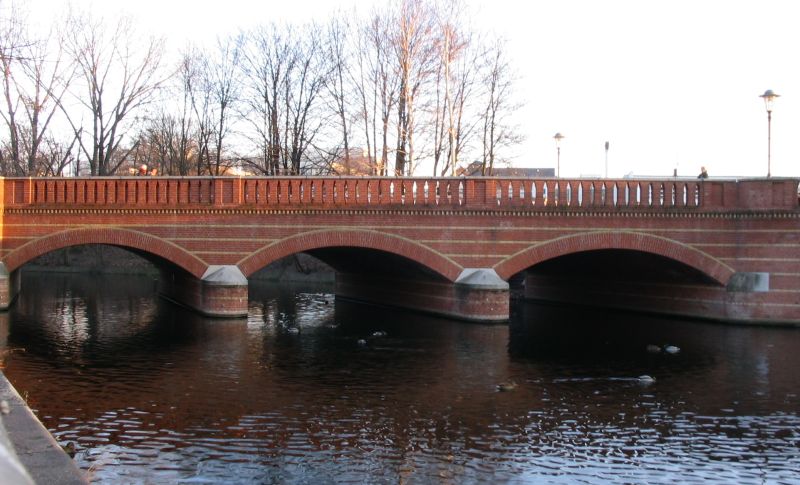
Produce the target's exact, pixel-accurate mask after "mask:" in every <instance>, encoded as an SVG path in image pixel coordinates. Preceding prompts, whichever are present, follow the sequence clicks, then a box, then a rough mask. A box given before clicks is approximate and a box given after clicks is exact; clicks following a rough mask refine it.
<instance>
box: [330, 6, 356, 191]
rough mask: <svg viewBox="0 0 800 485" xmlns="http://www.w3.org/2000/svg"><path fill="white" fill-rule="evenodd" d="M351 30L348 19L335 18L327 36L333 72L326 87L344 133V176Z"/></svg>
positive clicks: (347, 156)
mask: <svg viewBox="0 0 800 485" xmlns="http://www.w3.org/2000/svg"><path fill="white" fill-rule="evenodd" d="M349 31H350V24H349V22H348V20H347V19H346V18H345V17H343V16H341V15H339V16H336V17H333V19H332V20H331V21H330V22H329V23H328V29H327V37H326V46H325V50H326V58H327V60H328V62H330V73H329V75H328V76H326V82H325V87H326V88H327V89H326V91H327V94H328V97H329V98H330V100H331V101H332V103H333V111H334V112H335V113H336V118H337V120H338V122H339V125H340V127H339V129H340V133H341V142H342V147H343V149H342V152H343V158H344V175H350V173H351V167H350V130H351V128H350V119H351V116H350V112H349V109H348V108H349V106H350V102H349V101H350V97H351V93H352V91H351V90H350V89H349V86H347V85H346V82H347V81H349V80H350V79H351V77H350V75H349V65H350V59H349V52H348V50H347V42H348V39H347V33H348V32H349Z"/></svg>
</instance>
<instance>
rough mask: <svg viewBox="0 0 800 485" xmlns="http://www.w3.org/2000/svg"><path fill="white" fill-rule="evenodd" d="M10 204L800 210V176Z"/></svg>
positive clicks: (43, 199)
mask: <svg viewBox="0 0 800 485" xmlns="http://www.w3.org/2000/svg"><path fill="white" fill-rule="evenodd" d="M3 186H4V190H2V193H1V194H0V195H2V202H3V203H4V205H5V206H7V207H21V206H23V207H24V206H27V207H31V206H37V207H50V206H62V207H63V206H64V205H73V206H91V207H98V208H100V207H109V206H110V207H121V206H122V207H130V208H139V207H159V206H161V207H168V208H174V207H182V208H192V207H196V208H208V207H209V206H211V207H232V206H236V207H243V206H244V207H254V208H258V207H315V208H332V207H380V208H385V207H387V206H405V207H408V206H414V207H420V208H444V207H454V208H461V209H463V208H470V209H490V210H496V209H504V208H532V207H536V208H547V209H559V210H562V211H563V210H582V209H587V208H613V209H629V210H630V209H634V210H644V211H649V210H653V209H659V208H666V209H684V210H685V209H702V210H728V211H736V210H765V209H777V210H783V209H789V210H791V209H797V207H798V199H797V195H798V194H797V189H798V180H797V179H743V180H715V181H708V180H706V181H698V180H694V179H650V180H645V179H642V180H639V179H621V180H613V179H591V180H589V179H576V180H566V179H514V178H507V179H502V178H473V177H469V178H464V177H461V178H358V177H350V178H346V177H336V178H333V177H317V178H311V177H261V178H259V177H247V178H230V177H216V178H212V177H94V178H24V179H23V178H6V179H4V180H3Z"/></svg>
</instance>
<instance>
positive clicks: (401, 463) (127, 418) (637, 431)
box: [0, 274, 800, 484]
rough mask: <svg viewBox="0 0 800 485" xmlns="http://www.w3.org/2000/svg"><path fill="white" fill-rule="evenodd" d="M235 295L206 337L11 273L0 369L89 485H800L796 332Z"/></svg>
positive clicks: (178, 318)
mask: <svg viewBox="0 0 800 485" xmlns="http://www.w3.org/2000/svg"><path fill="white" fill-rule="evenodd" d="M252 286H253V288H252V290H251V302H250V316H249V318H248V319H247V320H214V319H206V318H202V317H199V316H197V315H196V314H194V313H192V312H189V311H185V310H182V309H180V308H176V307H174V306H172V305H170V304H168V303H166V302H163V301H160V300H159V299H158V298H156V297H155V296H154V284H153V281H152V280H151V279H149V278H146V277H142V278H139V277H130V276H113V277H111V276H109V277H98V276H85V275H84V276H75V275H72V276H68V275H42V274H31V275H26V276H25V278H24V281H23V288H24V290H23V293H22V294H21V295H20V298H19V300H18V301H17V303H16V304H15V306H14V307H13V310H12V311H10V312H9V313H7V314H2V315H0V348H4V349H5V350H3V351H2V354H1V355H2V364H3V366H4V367H5V369H4V372H5V373H6V375H7V376H8V378H9V379H10V380H11V382H12V383H13V384H14V385H15V386H16V388H17V389H18V391H19V392H20V393H21V394H22V395H23V396H25V397H26V398H27V399H28V401H29V403H30V404H31V406H32V407H33V408H34V409H35V411H36V413H37V415H38V416H39V417H40V419H41V420H42V422H43V423H44V424H45V426H47V427H48V428H49V429H50V430H51V432H52V433H53V434H54V435H55V436H56V438H57V439H58V440H59V441H60V442H62V443H66V442H69V441H72V442H74V443H76V444H77V448H78V454H77V455H76V457H75V459H76V461H77V463H78V464H79V466H80V467H81V468H82V469H84V470H86V472H87V474H88V475H89V476H90V478H91V479H92V480H93V481H96V482H99V483H276V484H277V483H314V484H325V483H359V484H361V483H376V484H380V483H387V484H388V483H392V484H396V483H437V484H439V483H445V484H449V483H453V484H455V483H458V484H462V483H465V484H472V483H475V484H477V483H510V484H516V483H563V484H567V483H569V484H572V483H590V484H600V483H665V484H666V483H674V482H681V483H701V482H702V483H720V484H722V483H724V484H730V483H739V484H742V483H745V484H746V483H753V484H756V483H758V484H761V483H798V482H800V478H798V476H800V475H798V470H800V418H798V411H799V410H800V398H799V397H798V393H800V386H798V384H799V382H798V381H799V380H800V379H798V377H797V369H798V368H800V329H780V328H765V327H732V326H723V325H712V324H704V323H698V322H685V321H676V320H669V319H658V318H653V317H644V316H638V315H620V314H613V313H603V312H596V311H595V312H592V313H587V312H583V311H579V310H576V309H566V308H556V307H547V306H536V305H524V304H516V303H515V304H514V305H513V309H514V316H513V321H512V323H511V324H510V325H509V326H505V325H501V326H497V325H495V326H486V325H475V324H467V323H461V322H454V321H449V320H444V319H438V318H433V317H427V316H420V315H417V314H411V313H405V312H401V311H396V310H382V309H377V308H371V307H365V306H358V305H352V304H342V303H341V302H340V303H335V304H334V301H333V300H334V299H333V296H332V295H331V294H330V293H329V292H327V291H326V290H325V289H324V288H323V289H314V288H311V287H308V286H306V287H304V288H302V289H294V288H291V287H287V286H286V285H282V286H281V287H280V288H279V287H276V286H271V285H267V284H253V285H252ZM375 332H385V333H386V335H385V336H384V335H381V334H378V335H373V334H374V333H375ZM359 340H364V341H365V343H363V344H362V343H359ZM648 344H657V345H659V346H663V345H666V344H670V345H676V346H678V347H680V352H679V353H677V354H667V353H664V352H659V353H651V352H648V350H647V346H648ZM643 374H647V375H650V376H652V377H654V378H655V379H656V382H654V383H651V384H647V383H643V382H640V381H639V380H638V379H636V378H637V377H638V376H640V375H643ZM501 383H507V384H508V383H515V384H516V387H515V388H514V389H513V390H510V391H508V392H503V391H499V390H498V388H497V386H498V384H501ZM508 387H514V386H513V384H512V385H509V386H508Z"/></svg>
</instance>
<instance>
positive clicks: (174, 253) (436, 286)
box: [0, 177, 800, 323]
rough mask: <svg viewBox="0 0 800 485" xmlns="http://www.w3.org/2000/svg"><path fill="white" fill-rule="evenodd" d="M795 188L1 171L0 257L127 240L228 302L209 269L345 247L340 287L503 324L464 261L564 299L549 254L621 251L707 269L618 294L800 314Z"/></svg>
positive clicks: (698, 311) (236, 300)
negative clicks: (744, 285)
mask: <svg viewBox="0 0 800 485" xmlns="http://www.w3.org/2000/svg"><path fill="white" fill-rule="evenodd" d="M797 193H798V180H797V179H747V180H710V181H702V182H700V181H695V180H671V179H670V180H564V179H559V180H556V179H538V180H535V179H494V178H444V179H433V178H431V179H417V178H415V179H396V178H304V177H296V178H288V177H275V178H206V177H186V178H178V177H175V178H166V177H165V178H161V177H141V178H140V177H121V178H115V177H109V178H81V179H72V178H70V179H15V178H6V179H2V180H1V181H0V196H2V210H0V221H1V222H2V239H1V240H0V261H1V262H2V263H4V264H5V267H6V270H7V271H6V273H7V275H8V276H7V277H6V280H8V278H10V277H13V275H14V274H15V272H16V270H17V269H18V268H20V267H21V266H23V265H24V264H25V263H26V262H28V261H30V260H32V259H34V258H35V257H37V256H39V255H41V254H45V253H47V252H49V251H52V250H55V249H58V248H62V247H67V246H71V245H79V244H94V243H102V244H111V245H116V246H122V247H127V248H133V249H137V250H139V251H143V252H146V253H148V254H150V255H151V256H152V258H153V259H155V260H156V261H161V264H162V266H163V267H165V268H169V269H170V272H171V273H170V274H178V275H180V277H179V279H178V280H176V281H179V284H178V285H175V286H173V287H172V288H171V289H170V290H169V291H170V292H171V294H172V295H173V296H174V297H175V298H176V299H181V300H183V301H185V302H186V303H187V304H190V305H192V306H194V307H195V308H198V309H200V310H201V311H203V312H206V313H211V314H213V313H220V314H223V315H224V314H227V313H228V312H233V313H236V312H241V301H242V298H244V299H245V302H246V287H244V289H242V288H238V289H235V288H225V289H216V290H214V289H210V288H208V287H207V286H208V285H205V287H204V286H203V285H201V284H199V283H197V282H198V281H199V278H201V277H202V275H203V274H204V272H205V271H206V270H207V269H208V267H209V266H210V265H235V266H238V268H239V269H240V270H241V272H242V274H244V275H245V276H249V275H251V274H253V273H254V272H256V271H258V270H259V269H261V268H263V267H265V266H266V265H268V264H270V263H271V262H274V261H276V260H278V259H280V258H282V257H284V256H287V255H290V254H293V253H296V252H305V251H314V250H320V249H323V248H351V249H353V250H354V251H355V252H354V251H350V252H347V253H336V252H330V253H326V254H329V255H333V256H331V258H332V259H331V260H330V261H326V262H328V263H329V264H331V265H332V266H333V267H334V268H342V270H341V273H342V274H341V278H340V279H341V282H340V285H339V291H340V292H341V293H342V294H343V295H345V294H346V295H348V296H350V297H354V298H355V297H359V295H360V296H361V297H362V298H363V299H369V300H370V301H374V302H381V301H382V302H383V303H387V304H392V303H394V304H401V305H405V306H411V307H415V308H417V307H421V308H418V309H423V310H427V311H433V312H436V313H442V314H450V315H456V316H460V317H462V318H468V319H479V320H480V319H488V320H496V319H501V318H505V317H506V316H507V313H508V303H507V294H504V293H503V292H495V293H485V294H476V293H474V292H472V294H471V295H469V296H466V295H464V294H463V292H464V291H465V290H464V288H460V289H457V288H455V287H454V286H453V283H454V282H455V280H456V279H457V278H458V276H459V274H461V272H462V271H463V270H464V269H465V268H489V269H494V270H495V271H496V272H497V274H498V275H499V276H500V277H501V278H503V279H506V280H508V279H509V278H511V277H512V276H514V275H515V274H518V273H521V272H527V271H528V270H529V269H530V270H531V271H532V272H533V273H534V275H533V276H529V278H528V281H529V285H528V295H529V296H530V297H532V298H552V299H559V300H561V299H564V295H565V294H567V292H565V291H564V290H563V288H565V286H564V284H563V282H559V281H558V279H557V278H553V277H552V275H549V276H547V278H544V277H543V276H542V275H538V276H536V275H535V269H536V268H537V266H538V265H540V264H542V263H543V262H546V261H552V260H559V258H562V257H569V256H570V255H574V254H578V253H583V252H586V251H600V250H606V249H619V250H623V251H629V252H645V253H648V254H653V255H657V256H659V257H663V258H666V259H667V260H669V261H671V262H672V263H674V265H675V266H676V267H688V268H692V269H693V270H694V271H696V273H697V274H698V275H701V276H702V277H701V278H698V281H695V282H690V283H691V284H689V283H686V282H683V283H681V284H677V283H671V284H670V285H668V286H667V287H664V285H663V284H661V283H659V282H658V281H655V282H654V283H653V284H654V285H656V286H653V287H645V286H642V285H630V287H627V288H625V289H624V291H622V290H620V291H619V295H625V297H624V298H618V300H619V302H621V303H619V304H622V303H624V302H626V301H627V302H635V301H638V303H637V304H636V305H631V306H633V307H642V306H643V307H648V308H652V309H658V310H661V309H663V310H664V311H668V312H674V313H685V314H692V315H698V316H704V317H709V318H719V319H726V320H734V321H753V322H770V321H776V322H777V321H780V322H793V323H800V207H798V198H797ZM358 251H362V253H359V252H358ZM367 252H368V253H370V254H377V255H388V254H391V255H395V256H399V257H400V258H401V259H402V260H403V261H405V262H406V264H404V265H403V267H400V266H398V265H397V264H395V263H393V265H387V266H385V267H381V271H383V274H373V275H371V276H370V274H369V272H370V268H362V269H360V270H359V271H356V272H355V273H357V274H354V272H353V271H352V269H353V267H354V266H358V265H359V257H358V254H366V253H367ZM337 254H338V256H337ZM336 258H339V260H337V259H336ZM618 264H619V265H621V266H622V265H625V264H626V260H625V258H621V259H620V260H619V261H618ZM406 266H408V268H406ZM409 268H412V269H409ZM644 270H646V269H645V268H643V269H642V271H644ZM376 271H377V270H376ZM394 271H397V272H398V273H397V274H392V273H394ZM737 273H766V274H768V275H769V289H768V291H758V292H755V291H753V292H742V291H729V290H728V283H729V282H730V280H731V278H732V277H733V275H734V274H737ZM345 274H348V275H349V276H345ZM611 276H613V275H611ZM371 278H373V279H371ZM374 278H378V279H381V280H383V283H381V284H378V283H376V282H375V280H374ZM612 279H614V280H616V279H615V278H612ZM597 281H599V283H597ZM603 281H605V279H604V276H603V275H588V276H587V277H586V279H585V280H584V281H582V282H580V285H578V286H580V287H582V288H584V289H583V290H582V291H581V292H580V293H579V292H574V294H575V295H582V296H580V297H579V298H583V299H584V300H585V302H586V303H603V302H608V301H610V300H609V299H608V297H607V296H605V293H604V292H607V291H608V288H604V287H603V284H602V282H603ZM359 282H369V283H362V284H359ZM576 284H577V283H576ZM3 285H6V286H3ZM7 285H8V283H7V282H5V283H4V281H3V280H2V278H0V293H5V294H4V295H0V305H1V304H4V302H8V301H9V298H10V295H11V293H9V292H8V291H4V290H3V288H7V287H8V286H7ZM659 285H660V286H659ZM569 287H570V284H569V283H568V284H567V285H566V288H569ZM533 288H538V290H537V291H538V292H534V291H533ZM559 288H560V289H559ZM592 288H594V289H592ZM654 288H659V289H660V290H659V291H661V293H659V295H661V296H659V297H657V296H654V295H655V294H656V293H657V292H655V290H654ZM421 289H423V290H421ZM600 290H602V291H600ZM23 291H24V289H23ZM459 292H462V293H459ZM379 294H382V295H383V296H382V297H380V298H379V297H378V296H377V295H379ZM398 295H405V296H403V298H399V297H398ZM619 295H618V296H619ZM4 298H5V299H4ZM576 298H578V297H576ZM504 299H505V303H500V302H501V300H504ZM667 300H668V301H669V304H668V305H667V304H666V303H664V302H665V301H667ZM698 302H699V303H698ZM245 304H246V303H245ZM6 305H7V303H6ZM236 305H239V307H236ZM234 307H236V308H234Z"/></svg>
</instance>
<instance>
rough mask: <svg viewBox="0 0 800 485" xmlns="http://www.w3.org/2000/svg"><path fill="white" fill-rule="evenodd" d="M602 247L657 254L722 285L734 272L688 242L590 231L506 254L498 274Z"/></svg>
mask: <svg viewBox="0 0 800 485" xmlns="http://www.w3.org/2000/svg"><path fill="white" fill-rule="evenodd" d="M599 249H629V250H632V251H642V252H645V253H651V254H657V255H659V256H663V257H665V258H668V259H672V260H674V261H679V262H681V263H683V264H685V265H687V266H690V267H692V268H694V269H696V270H698V271H700V272H702V273H703V274H705V275H707V276H708V277H709V278H711V279H713V280H714V281H716V282H717V283H719V284H720V285H722V286H724V285H727V283H728V280H729V279H730V278H731V276H732V275H733V274H734V273H735V271H734V270H733V268H731V267H730V266H728V265H727V264H725V263H723V262H722V261H720V260H719V259H717V258H714V257H713V256H711V255H709V254H707V253H704V252H703V251H700V250H698V249H695V248H693V247H691V246H688V245H686V244H683V243H680V242H678V241H674V240H672V239H667V238H664V237H659V236H653V235H650V234H643V233H638V232H625V231H618V232H608V231H601V232H589V233H584V234H577V235H571V236H564V237H560V238H556V239H552V240H550V241H546V242H543V243H541V244H536V245H534V246H531V247H529V248H527V249H524V250H522V251H519V252H518V253H516V254H514V255H512V256H510V257H508V258H506V259H505V260H503V261H501V262H500V263H498V264H496V265H495V266H494V269H495V271H496V272H497V274H498V275H499V276H500V277H501V278H503V279H505V280H507V279H508V278H510V277H511V276H513V275H514V274H516V273H518V272H520V271H523V270H525V269H527V268H529V267H531V266H533V265H535V264H537V263H541V262H543V261H547V260H548V259H553V258H556V257H559V256H565V255H568V254H572V253H577V252H582V251H592V250H599Z"/></svg>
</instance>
